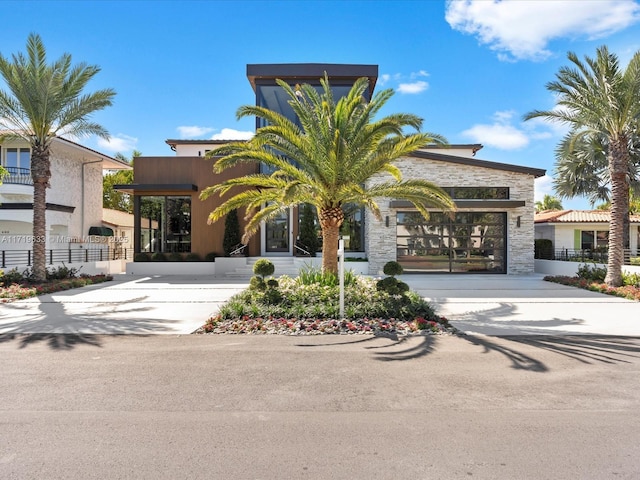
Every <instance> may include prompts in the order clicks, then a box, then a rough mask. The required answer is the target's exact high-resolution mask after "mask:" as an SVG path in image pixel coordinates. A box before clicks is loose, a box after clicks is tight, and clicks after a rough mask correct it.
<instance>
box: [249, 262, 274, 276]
mask: <svg viewBox="0 0 640 480" xmlns="http://www.w3.org/2000/svg"><path fill="white" fill-rule="evenodd" d="M275 271H276V267H275V266H274V265H273V263H272V262H271V261H270V260H267V259H266V258H261V259H260V260H258V261H257V262H256V263H255V264H254V265H253V273H254V274H256V275H260V276H261V277H262V278H263V279H264V277H268V276H269V275H273V272H275Z"/></svg>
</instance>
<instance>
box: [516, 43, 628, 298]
mask: <svg viewBox="0 0 640 480" xmlns="http://www.w3.org/2000/svg"><path fill="white" fill-rule="evenodd" d="M568 58H569V60H570V61H571V62H572V63H573V66H570V67H561V68H560V70H559V71H558V73H557V74H556V80H555V81H552V82H549V83H548V84H547V86H546V87H547V90H550V91H551V92H553V93H555V94H556V95H557V97H556V104H557V107H559V108H556V109H554V110H534V111H532V112H530V113H528V114H527V115H525V119H526V120H529V119H532V118H536V117H543V118H545V119H547V120H550V121H556V122H562V123H565V124H567V125H569V126H570V127H571V131H570V133H569V135H568V136H567V137H566V138H565V139H564V140H563V142H566V148H568V149H569V151H570V152H576V151H578V149H585V148H586V149H590V148H594V147H593V145H594V144H597V143H598V142H599V143H600V144H601V145H602V146H603V147H604V148H605V150H604V151H605V152H606V158H607V172H608V176H609V181H610V188H611V222H610V226H609V260H608V265H607V277H606V279H605V282H606V283H607V284H608V285H610V286H620V285H621V284H622V265H623V263H624V222H625V216H626V215H627V214H628V212H629V186H630V182H629V166H630V165H631V162H632V158H631V155H632V153H631V145H632V143H633V139H634V138H636V137H637V134H638V128H639V125H640V51H639V52H636V54H635V55H634V56H633V57H632V59H631V61H630V62H629V64H628V65H627V68H626V69H621V68H620V65H619V60H618V57H617V56H616V55H615V54H612V53H609V51H608V49H607V47H605V46H603V47H600V48H598V50H597V52H596V58H590V57H588V56H585V61H584V62H582V61H581V60H580V59H579V58H578V57H577V56H576V54H575V53H569V54H568ZM587 153H588V152H587Z"/></svg>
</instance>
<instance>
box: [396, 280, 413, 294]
mask: <svg viewBox="0 0 640 480" xmlns="http://www.w3.org/2000/svg"><path fill="white" fill-rule="evenodd" d="M396 288H397V289H398V293H407V292H408V291H409V290H410V288H409V285H407V284H406V283H404V282H398V284H397V285H396Z"/></svg>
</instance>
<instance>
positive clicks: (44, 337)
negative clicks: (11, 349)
mask: <svg viewBox="0 0 640 480" xmlns="http://www.w3.org/2000/svg"><path fill="white" fill-rule="evenodd" d="M12 341H17V342H18V344H19V347H18V348H26V347H28V346H29V345H32V344H36V343H40V342H46V343H47V346H48V347H49V348H51V349H52V350H71V349H73V348H75V347H77V346H80V345H88V346H91V347H98V348H101V347H102V342H101V341H100V337H99V336H98V335H86V334H76V333H32V334H28V333H20V334H17V333H7V334H0V343H5V342H12Z"/></svg>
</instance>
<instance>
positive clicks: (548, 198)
mask: <svg viewBox="0 0 640 480" xmlns="http://www.w3.org/2000/svg"><path fill="white" fill-rule="evenodd" d="M545 210H562V202H561V201H560V199H559V198H558V197H554V196H552V195H549V194H546V195H545V196H544V198H543V199H542V201H537V202H536V212H544V211H545Z"/></svg>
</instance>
